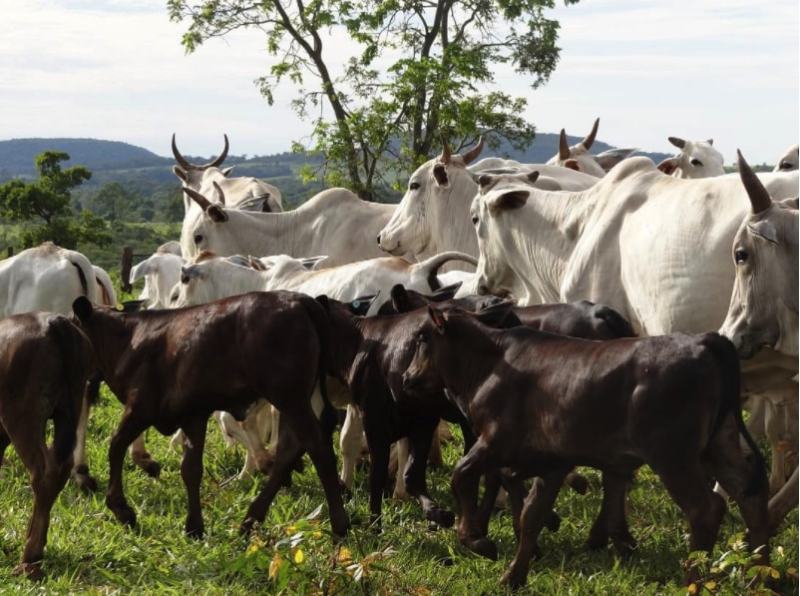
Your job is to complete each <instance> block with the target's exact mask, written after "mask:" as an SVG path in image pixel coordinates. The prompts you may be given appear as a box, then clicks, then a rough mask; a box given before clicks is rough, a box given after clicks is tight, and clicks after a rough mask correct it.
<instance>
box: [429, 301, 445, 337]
mask: <svg viewBox="0 0 800 596" xmlns="http://www.w3.org/2000/svg"><path fill="white" fill-rule="evenodd" d="M428 316H429V317H430V319H431V321H433V326H434V327H435V328H436V331H438V332H439V333H441V334H444V324H445V321H444V315H443V314H442V312H441V311H439V310H436V309H435V308H433V307H432V306H430V305H429V306H428Z"/></svg>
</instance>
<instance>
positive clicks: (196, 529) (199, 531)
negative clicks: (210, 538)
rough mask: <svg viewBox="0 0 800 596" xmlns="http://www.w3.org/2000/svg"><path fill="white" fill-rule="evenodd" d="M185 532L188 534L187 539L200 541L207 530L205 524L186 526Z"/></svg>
mask: <svg viewBox="0 0 800 596" xmlns="http://www.w3.org/2000/svg"><path fill="white" fill-rule="evenodd" d="M184 531H185V532H186V536H187V538H192V539H194V540H200V539H201V538H203V535H204V534H205V528H204V527H203V524H200V525H189V524H186V527H185V528H184Z"/></svg>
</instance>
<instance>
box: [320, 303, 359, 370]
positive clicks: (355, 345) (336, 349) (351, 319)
mask: <svg viewBox="0 0 800 596" xmlns="http://www.w3.org/2000/svg"><path fill="white" fill-rule="evenodd" d="M329 318H330V321H331V337H332V339H333V341H332V344H333V349H332V350H331V360H332V371H331V372H332V373H333V374H334V376H335V377H336V378H338V379H339V380H340V381H342V382H343V383H346V384H347V385H350V384H351V382H352V379H351V376H352V373H353V368H354V364H355V360H356V357H357V356H358V353H359V351H360V349H361V345H362V343H363V340H364V335H363V331H362V322H363V319H362V318H361V317H357V316H355V315H351V314H350V313H346V314H345V313H343V312H342V311H341V309H337V308H334V309H332V310H331V312H330V317H329ZM334 342H335V343H334Z"/></svg>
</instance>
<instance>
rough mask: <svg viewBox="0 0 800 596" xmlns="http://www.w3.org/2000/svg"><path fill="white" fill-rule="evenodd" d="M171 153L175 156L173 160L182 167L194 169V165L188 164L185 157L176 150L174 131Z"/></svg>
mask: <svg viewBox="0 0 800 596" xmlns="http://www.w3.org/2000/svg"><path fill="white" fill-rule="evenodd" d="M172 155H173V156H174V157H175V161H177V162H178V164H179V165H180V166H181V167H182V168H183V169H184V170H194V169H195V166H193V165H192V164H190V163H189V162H188V161H186V158H185V157H184V156H183V155H181V152H180V151H178V145H177V144H176V143H175V133H174V132H173V133H172Z"/></svg>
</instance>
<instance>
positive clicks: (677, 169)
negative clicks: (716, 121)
mask: <svg viewBox="0 0 800 596" xmlns="http://www.w3.org/2000/svg"><path fill="white" fill-rule="evenodd" d="M668 140H669V142H670V143H672V144H673V145H675V146H676V147H677V148H678V149H680V150H681V152H680V153H678V155H676V156H675V157H670V158H667V159H665V160H664V161H662V162H661V163H660V164H658V169H659V170H661V171H662V172H664V173H665V174H667V175H668V176H675V177H676V178H711V177H712V176H722V175H723V174H724V173H725V168H724V167H723V164H724V161H725V160H724V158H723V157H722V153H720V152H719V151H717V150H716V149H715V148H714V139H708V140H707V141H685V140H683V139H681V138H679V137H668Z"/></svg>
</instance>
